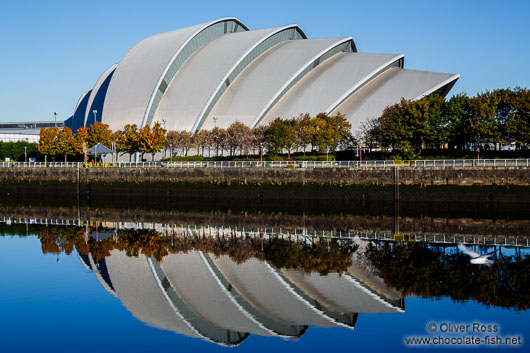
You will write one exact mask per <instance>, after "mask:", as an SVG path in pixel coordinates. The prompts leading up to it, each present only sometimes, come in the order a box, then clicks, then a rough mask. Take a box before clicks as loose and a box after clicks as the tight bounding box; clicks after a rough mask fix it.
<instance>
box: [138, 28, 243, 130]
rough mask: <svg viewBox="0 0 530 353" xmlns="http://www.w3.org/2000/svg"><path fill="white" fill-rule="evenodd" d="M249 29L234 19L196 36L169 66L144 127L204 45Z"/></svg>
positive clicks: (150, 107) (205, 29) (149, 122)
mask: <svg viewBox="0 0 530 353" xmlns="http://www.w3.org/2000/svg"><path fill="white" fill-rule="evenodd" d="M246 30H247V29H246V28H245V27H244V26H243V25H241V24H240V23H238V22H237V21H234V20H232V19H230V20H226V21H221V22H217V23H214V24H212V25H210V26H208V27H206V28H204V29H203V30H202V31H200V32H199V33H198V34H197V35H196V36H194V37H193V38H192V39H191V40H190V41H189V42H188V43H186V45H185V46H184V48H182V50H181V51H180V52H179V53H178V54H177V55H176V56H175V57H174V59H173V61H172V62H171V64H170V65H169V67H168V69H167V71H166V73H165V75H164V78H163V79H162V81H161V83H160V86H159V87H158V89H157V90H156V93H155V96H154V98H153V100H152V102H151V104H150V105H149V106H148V107H147V109H148V113H147V119H146V120H145V124H144V125H150V124H151V123H152V122H153V117H154V116H155V112H156V110H157V108H158V105H159V104H160V101H161V100H162V96H163V95H164V93H165V91H166V89H167V87H168V86H169V84H170V83H171V80H172V79H173V77H175V75H176V74H177V72H178V70H179V69H180V68H181V67H182V65H183V64H184V62H185V61H186V60H188V58H189V57H190V56H191V55H192V54H193V53H194V52H195V51H196V50H197V49H199V48H200V47H201V46H202V45H204V44H206V43H207V42H209V41H210V40H212V39H214V38H216V37H219V36H220V35H223V34H226V33H235V32H244V31H246Z"/></svg>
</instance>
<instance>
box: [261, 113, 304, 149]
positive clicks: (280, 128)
mask: <svg viewBox="0 0 530 353" xmlns="http://www.w3.org/2000/svg"><path fill="white" fill-rule="evenodd" d="M295 126H296V121H295V120H294V119H292V120H282V119H280V118H276V119H275V120H273V121H272V122H271V123H270V124H269V126H268V127H267V130H266V131H265V143H266V145H267V149H268V151H269V152H270V153H272V154H278V153H281V152H282V150H283V149H286V150H287V158H290V157H291V151H292V150H293V149H294V148H295V147H296V146H297V144H298V135H297V134H296V127H295Z"/></svg>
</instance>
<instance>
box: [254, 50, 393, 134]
mask: <svg viewBox="0 0 530 353" xmlns="http://www.w3.org/2000/svg"><path fill="white" fill-rule="evenodd" d="M401 58H403V55H396V54H369V53H352V52H344V53H339V54H337V55H335V56H334V57H332V58H330V59H329V60H327V61H326V62H324V63H322V64H321V65H319V66H318V67H317V68H315V69H314V70H313V71H311V72H310V73H309V74H307V76H306V77H304V78H303V79H302V80H300V81H299V82H298V83H297V84H296V85H295V86H294V87H293V88H291V90H290V91H289V93H287V94H286V95H285V96H284V97H283V98H282V99H281V100H280V101H279V102H278V103H276V105H275V106H274V107H273V108H272V109H271V110H270V112H269V113H268V114H267V115H266V116H265V118H264V119H263V121H262V123H261V124H262V125H264V124H268V123H269V122H270V121H272V120H274V119H276V118H278V117H280V118H282V119H290V118H293V117H298V116H299V115H300V114H305V113H309V114H311V115H312V116H314V115H316V114H318V113H321V112H327V110H328V109H329V107H331V106H332V105H333V104H334V102H336V101H337V100H339V99H340V98H341V97H342V96H344V95H347V94H349V93H351V91H353V90H355V89H358V88H359V87H360V86H362V85H363V84H365V83H366V82H367V81H369V80H370V79H372V78H373V77H374V76H375V75H377V74H379V73H380V72H381V70H384V69H385V68H387V67H389V66H391V65H395V64H397V63H398V62H399V60H400V59H401Z"/></svg>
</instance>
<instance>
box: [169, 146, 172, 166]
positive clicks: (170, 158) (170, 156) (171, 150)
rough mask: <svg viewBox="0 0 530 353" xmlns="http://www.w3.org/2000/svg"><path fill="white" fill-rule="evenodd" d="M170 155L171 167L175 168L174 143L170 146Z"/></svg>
mask: <svg viewBox="0 0 530 353" xmlns="http://www.w3.org/2000/svg"><path fill="white" fill-rule="evenodd" d="M169 153H170V156H169V160H170V162H171V166H173V144H172V143H170V144H169Z"/></svg>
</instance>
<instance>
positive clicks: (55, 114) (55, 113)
mask: <svg viewBox="0 0 530 353" xmlns="http://www.w3.org/2000/svg"><path fill="white" fill-rule="evenodd" d="M53 115H54V116H55V124H54V125H53V126H54V127H57V112H54V113H53Z"/></svg>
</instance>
